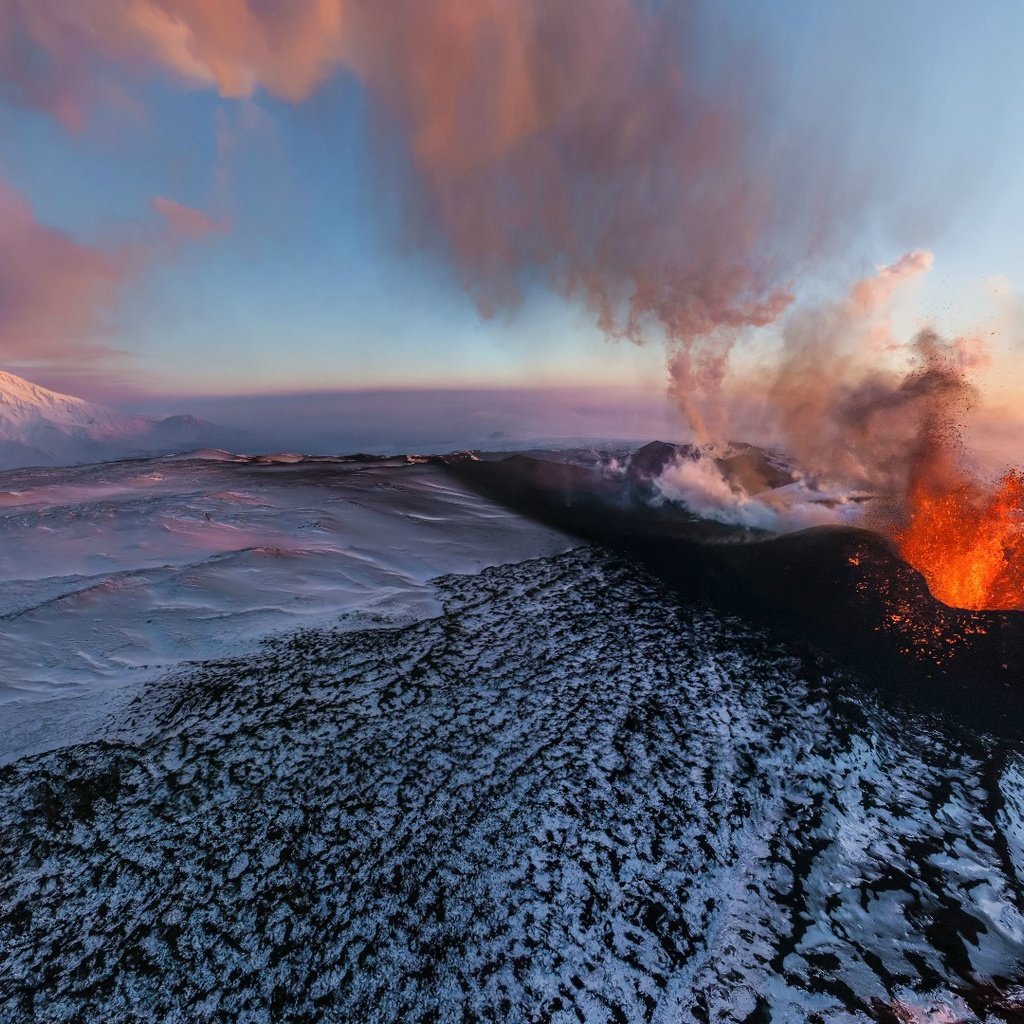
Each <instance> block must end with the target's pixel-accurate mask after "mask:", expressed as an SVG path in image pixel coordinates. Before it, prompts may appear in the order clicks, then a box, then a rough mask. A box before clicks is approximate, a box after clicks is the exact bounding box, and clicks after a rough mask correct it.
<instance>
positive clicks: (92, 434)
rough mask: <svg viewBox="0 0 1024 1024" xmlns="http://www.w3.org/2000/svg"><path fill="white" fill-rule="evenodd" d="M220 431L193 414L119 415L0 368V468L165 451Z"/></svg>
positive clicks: (207, 440) (211, 437) (202, 442)
mask: <svg viewBox="0 0 1024 1024" xmlns="http://www.w3.org/2000/svg"><path fill="white" fill-rule="evenodd" d="M222 434H223V431H222V430H221V428H218V427H217V426H216V425H215V424H212V423H208V422H207V421H205V420H201V419H199V418H198V417H196V416H191V415H187V414H183V415H175V416H167V417H164V418H162V419H155V418H153V417H150V416H142V415H138V414H128V413H122V412H118V411H117V410H116V409H112V408H110V407H109V406H106V405H101V404H99V403H96V402H89V401H87V400H86V399H84V398H78V397H76V396H75V395H67V394H63V393H62V392H59V391H52V390H50V389H49V388H45V387H43V386H42V385H39V384H34V383H33V382H32V381H29V380H26V379H25V378H24V377H19V376H17V375H16V374H13V373H10V372H8V371H4V370H0V470H3V469H21V468H24V467H28V466H59V465H74V464H76V463H79V464H80V463H84V462H98V461H104V460H107V459H117V458H128V457H131V456H135V455H157V454H164V453H167V452H173V451H178V450H181V449H182V448H187V447H197V446H200V445H205V444H208V443H211V442H212V441H214V440H218V439H221V440H222V439H223V438H219V437H218V435H222Z"/></svg>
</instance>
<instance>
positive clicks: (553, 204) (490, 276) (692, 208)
mask: <svg viewBox="0 0 1024 1024" xmlns="http://www.w3.org/2000/svg"><path fill="white" fill-rule="evenodd" d="M706 29H707V24H706V23H702V22H701V21H700V18H699V17H698V13H697V8H695V7H691V5H685V6H683V7H678V6H676V5H672V6H671V7H670V8H667V9H666V8H665V7H663V6H660V5H654V4H649V3H647V2H645V0H588V2H587V3H580V2H579V0H475V2H472V3H467V2H466V0H430V2H423V0H391V2H388V3H381V2H379V0H300V2H295V0H288V2H284V0H223V2H218V3H209V2H207V0H78V2H76V3H75V4H73V5H68V4H66V3H63V2H62V0H0V40H2V42H0V78H2V80H3V83H4V87H5V89H6V92H7V93H8V95H10V96H13V97H14V98H15V99H17V100H19V101H20V102H22V103H25V104H29V105H33V106H36V107H40V108H42V109H46V110H49V111H50V112H52V113H53V114H55V115H56V116H57V117H59V118H61V119H62V120H63V121H64V122H65V123H66V124H67V125H69V126H70V127H72V128H75V129H80V128H81V127H82V126H83V125H84V124H85V122H86V119H87V116H88V111H89V108H90V106H92V105H94V104H95V103H97V102H98V101H99V100H100V98H101V97H103V96H104V95H106V94H109V93H110V91H111V90H113V89H115V88H116V87H117V79H116V76H114V75H112V74H111V69H117V70H118V72H119V73H120V74H121V75H122V76H123V75H124V74H129V75H136V76H145V75H148V74H153V73H159V74H161V75H164V76H170V77H171V78H172V79H174V80H177V81H179V82H180V83H182V84H183V85H186V86H190V87H200V88H204V87H205V88H212V89H216V90H217V91H218V92H219V94H220V95H222V96H225V97H241V96H248V95H252V94H253V93H254V92H256V91H257V90H259V89H264V90H266V91H267V92H269V93H271V94H272V95H275V96H277V97H281V98H284V99H286V100H290V101H299V100H302V99H305V98H306V97H308V96H310V95H311V94H312V93H313V92H315V91H316V89H317V88H318V87H320V86H321V85H322V84H323V83H324V82H325V81H326V80H327V79H328V78H329V77H331V75H333V74H334V73H336V72H338V71H339V70H340V71H343V72H345V73H348V74H350V75H353V76H355V77H356V78H357V79H358V80H360V81H361V82H362V83H363V84H364V85H365V87H366V89H367V93H368V95H369V96H370V97H371V100H372V101H373V102H374V103H375V104H376V107H377V109H378V111H379V112H380V113H381V115H382V120H383V121H384V122H386V123H387V124H389V125H390V126H392V128H393V129H395V130H397V132H398V134H399V137H400V146H399V147H398V148H399V150H401V151H403V152H404V153H405V155H406V160H407V164H408V168H409V170H410V171H411V172H412V177H411V178H409V179H407V180H406V181H405V183H404V184H405V187H404V188H403V194H404V195H406V196H410V197H414V198H415V200H416V208H415V210H414V211H413V214H414V220H415V221H416V222H417V223H419V224H422V225H426V226H428V228H429V231H428V234H429V237H430V238H431V239H437V238H441V239H443V244H444V246H445V247H446V249H447V251H448V254H449V256H450V258H451V260H452V261H453V263H454V266H455V267H456V268H457V272H458V274H459V276H460V278H461V281H462V282H463V284H464V286H465V288H466V289H467V290H468V291H469V293H470V294H471V295H472V296H473V298H474V299H475V301H476V303H477V304H478V306H479V308H480V310H481V311H482V312H483V313H484V314H487V315H489V314H492V313H495V312H497V311H500V310H503V309H508V308H514V307H515V306H516V305H517V303H518V302H519V301H520V300H521V298H522V296H523V294H524V292H525V290H526V289H528V288H529V287H531V286H532V285H534V284H537V283H544V284H546V285H547V286H549V287H551V288H554V289H555V290H557V291H558V292H560V293H562V294H564V295H566V296H568V297H571V298H574V299H577V300H579V301H581V302H582V303H584V304H585V306H586V307H587V308H588V309H589V310H590V311H591V313H592V315H593V317H594V320H595V322H596V323H597V324H598V325H599V327H600V329H601V330H602V331H604V332H605V333H606V334H607V335H609V336H612V337H615V338H621V339H628V340H630V341H633V342H636V343H640V342H642V341H645V340H647V339H649V338H661V339H662V340H664V342H665V343H666V344H667V346H668V349H669V352H670V377H671V382H672V387H673V390H674V391H675V393H676V394H677V395H678V396H679V397H680V401H681V404H682V407H683V409H684V410H685V411H686V413H687V415H688V416H689V417H690V419H691V422H692V424H693V426H694V428H695V429H696V430H697V431H698V433H700V434H702V435H710V434H711V433H714V431H715V429H716V428H717V426H718V424H717V423H716V422H715V418H714V415H713V413H712V414H711V421H710V422H709V421H707V420H706V418H705V417H706V416H708V413H707V411H706V410H708V409H709V408H711V409H713V408H714V407H715V405H716V402H717V396H718V391H719V389H720V383H721V379H722V377H723V375H724V373H725V368H726V366H727V362H728V350H729V347H730V344H731V340H732V339H733V338H734V337H735V334H736V332H737V331H738V330H740V329H741V328H744V327H747V326H751V325H764V324H767V323H770V322H772V321H774V320H775V319H776V318H777V317H778V316H779V314H780V313H781V312H782V311H783V310H784V309H785V308H786V307H787V306H788V304H789V303H790V301H791V293H790V289H789V287H788V282H789V281H791V280H792V279H793V277H794V276H795V274H796V272H797V270H798V266H799V263H800V261H801V260H803V259H804V258H806V257H807V255H808V254H809V253H810V251H811V249H812V248H813V246H814V245H815V244H818V243H819V242H820V240H821V238H822V236H823V233H824V231H825V229H826V226H827V225H826V223H825V220H826V219H825V218H823V217H822V216H821V215H820V211H822V210H826V209H829V207H830V204H829V203H828V201H827V200H825V199H821V200H820V201H818V200H816V198H815V197H816V196H820V193H821V190H820V187H819V188H815V187H814V183H815V182H818V183H820V182H821V181H822V180H824V179H825V178H826V177H827V176H826V175H822V174H818V173H816V168H815V162H814V159H813V154H811V153H810V152H809V151H808V150H807V148H806V147H804V146H801V145H799V144H798V143H797V142H796V141H794V143H793V144H792V145H791V146H790V147H789V148H787V143H786V141H785V139H786V138H787V136H786V135H785V133H783V132H781V131H779V130H778V129H779V126H778V125H777V124H776V125H774V126H772V125H770V124H768V123H767V108H768V105H769V104H770V97H771V93H772V89H771V82H770V81H768V79H767V76H766V74H765V72H764V69H763V68H762V67H761V65H760V64H759V62H758V61H757V59H756V56H755V55H754V54H752V53H750V52H747V51H744V50H743V49H742V48H740V47H733V49H732V51H730V52H728V53H726V54H725V55H724V59H722V55H721V54H718V55H717V59H716V49H715V48H716V46H717V47H719V48H720V47H721V46H723V45H725V44H723V43H722V38H721V36H715V35H714V34H708V33H707V32H706ZM832 177H833V178H834V177H835V175H832ZM796 196H799V197H800V201H799V203H797V202H796V201H795V200H794V197H796Z"/></svg>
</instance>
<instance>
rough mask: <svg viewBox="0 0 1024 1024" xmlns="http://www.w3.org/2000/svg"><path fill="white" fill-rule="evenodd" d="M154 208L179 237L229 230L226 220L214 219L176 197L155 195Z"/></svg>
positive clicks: (195, 236)
mask: <svg viewBox="0 0 1024 1024" xmlns="http://www.w3.org/2000/svg"><path fill="white" fill-rule="evenodd" d="M152 206H153V209H154V210H156V212H157V213H159V214H160V216H161V217H163V218H164V220H165V221H166V222H167V226H168V227H169V228H170V230H171V234H172V235H174V236H176V237H179V238H187V239H198V238H204V237H206V236H207V235H220V234H224V232H226V231H227V229H228V225H227V222H226V221H224V220H216V221H215V220H212V219H211V218H210V217H208V216H207V215H206V214H205V213H203V211H202V210H196V209H193V208H192V207H191V206H185V205H184V204H183V203H179V202H176V201H175V200H174V199H167V198H166V197H164V196H154V198H153V200H152Z"/></svg>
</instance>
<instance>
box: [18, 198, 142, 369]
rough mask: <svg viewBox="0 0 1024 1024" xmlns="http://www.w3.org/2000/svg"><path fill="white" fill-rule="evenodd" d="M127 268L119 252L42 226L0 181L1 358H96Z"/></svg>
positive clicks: (21, 199) (27, 206)
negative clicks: (97, 338)
mask: <svg viewBox="0 0 1024 1024" xmlns="http://www.w3.org/2000/svg"><path fill="white" fill-rule="evenodd" d="M124 276H125V267H124V265H123V263H122V261H121V260H120V259H119V258H118V257H117V256H115V255H112V254H110V253H108V252H105V251H104V250H102V249H97V248H93V247H91V246H87V245H82V244H81V243H80V242H76V241H75V240H74V239H73V238H71V237H70V236H69V235H67V234H65V233H64V232H62V231H59V230H58V229H56V228H53V227H49V226H48V225H46V224H41V223H40V222H39V221H38V220H37V219H36V218H35V215H34V213H33V212H32V209H31V207H30V206H29V204H28V203H27V202H26V201H25V199H24V198H23V197H22V196H21V195H20V194H19V193H17V192H16V191H15V190H14V189H12V188H11V187H10V186H8V185H5V184H4V183H3V182H0V356H2V357H3V358H4V359H5V360H8V361H10V360H51V359H55V358H60V357H63V356H65V355H67V354H69V353H74V354H75V355H76V356H79V357H81V356H83V355H88V354H92V355H96V354H99V353H100V352H102V351H103V350H104V346H102V345H98V344H96V342H95V340H94V339H95V336H96V334H97V332H98V331H99V330H100V329H101V327H102V326H103V323H104V319H105V316H106V314H107V313H108V311H109V310H110V309H111V308H112V305H113V303H114V300H115V298H116V296H117V292H118V289H119V286H120V285H121V283H122V281H123V279H124Z"/></svg>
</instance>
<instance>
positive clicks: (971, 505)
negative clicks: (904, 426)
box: [895, 470, 1024, 610]
mask: <svg viewBox="0 0 1024 1024" xmlns="http://www.w3.org/2000/svg"><path fill="white" fill-rule="evenodd" d="M895 540H896V544H897V546H898V547H899V549H900V553H901V554H902V555H903V557H904V558H905V559H906V560H907V561H908V562H909V563H910V564H911V565H912V566H914V568H915V569H917V570H918V571H919V572H920V573H921V574H922V575H923V576H924V578H925V579H926V580H927V582H928V587H929V589H930V590H931V592H932V594H933V595H934V596H935V597H936V598H938V599H939V600H940V601H943V602H944V603H946V604H948V605H952V606H953V607H956V608H969V609H974V610H981V609H1002V610H1016V609H1024V473H1021V472H1020V471H1019V470H1010V471H1009V472H1007V473H1006V474H1005V475H1004V476H1003V477H1002V479H1001V480H1000V481H999V483H998V484H997V485H996V486H995V487H994V488H991V489H988V490H986V489H985V488H983V487H981V486H980V485H979V484H977V483H975V482H973V481H962V482H959V483H958V484H956V485H955V486H952V487H945V488H938V487H936V486H935V485H934V482H932V481H929V480H928V479H924V478H922V479H918V480H916V481H915V482H914V483H913V484H912V485H911V487H910V489H909V494H908V495H907V521H906V524H905V525H904V526H903V527H902V528H900V529H899V530H897V531H896V534H895Z"/></svg>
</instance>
